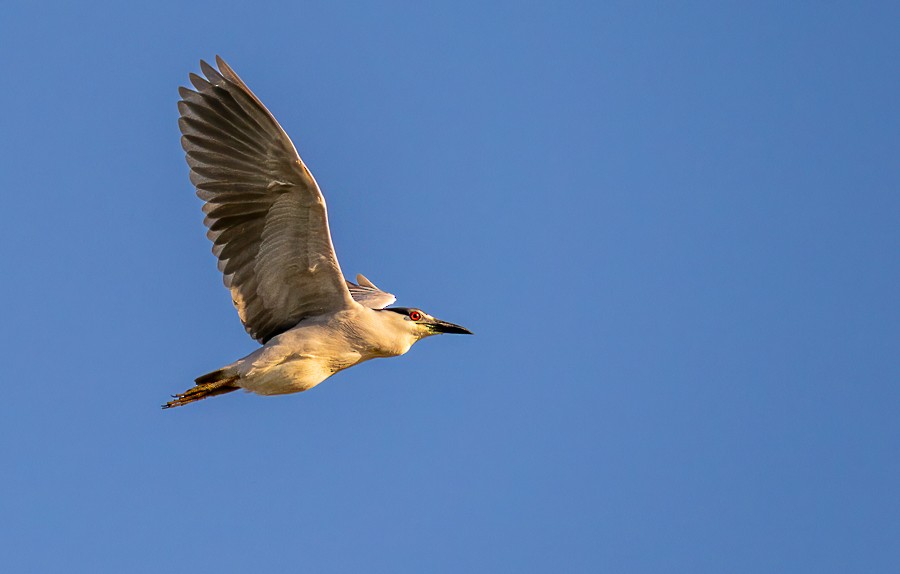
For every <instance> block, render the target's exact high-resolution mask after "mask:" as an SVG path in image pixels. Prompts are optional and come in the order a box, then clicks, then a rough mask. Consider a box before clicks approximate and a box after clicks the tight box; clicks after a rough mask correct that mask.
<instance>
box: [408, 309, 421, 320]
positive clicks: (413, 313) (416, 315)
mask: <svg viewBox="0 0 900 574" xmlns="http://www.w3.org/2000/svg"><path fill="white" fill-rule="evenodd" d="M409 318H410V319H412V320H413V321H418V320H419V319H421V318H422V314H421V313H419V312H418V311H410V312H409Z"/></svg>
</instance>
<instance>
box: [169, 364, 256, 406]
mask: <svg viewBox="0 0 900 574" xmlns="http://www.w3.org/2000/svg"><path fill="white" fill-rule="evenodd" d="M237 380H238V376H237V375H231V374H228V373H227V372H226V370H225V369H219V370H218V371H213V372H211V373H207V374H205V375H201V376H199V377H197V378H196V379H195V380H194V382H195V383H197V384H196V385H195V386H194V387H192V388H190V389H188V390H186V391H184V392H183V393H179V394H177V395H172V400H171V401H169V402H167V403H166V404H164V405H163V406H162V408H164V409H170V408H172V407H180V406H182V405H186V404H188V403H193V402H194V401H199V400H200V399H205V398H207V397H214V396H216V395H224V394H225V393H230V392H231V391H236V390H238V389H239V388H240V387H238V386H237V385H235V384H234V382H235V381H237Z"/></svg>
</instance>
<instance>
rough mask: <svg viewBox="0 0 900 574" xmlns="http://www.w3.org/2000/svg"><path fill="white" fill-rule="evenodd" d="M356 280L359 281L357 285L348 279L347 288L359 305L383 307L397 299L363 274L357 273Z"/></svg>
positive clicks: (370, 307) (374, 307) (371, 307)
mask: <svg viewBox="0 0 900 574" xmlns="http://www.w3.org/2000/svg"><path fill="white" fill-rule="evenodd" d="M356 280H357V281H359V285H357V284H356V283H354V282H352V281H349V280H348V281H347V288H348V289H350V295H351V296H352V297H353V300H354V301H356V302H357V303H359V304H360V305H364V306H366V307H368V308H369V309H384V308H385V307H387V306H388V305H390V304H391V303H393V302H394V301H396V300H397V298H396V297H394V296H393V295H392V294H391V293H388V292H386V291H382V290H381V289H379V288H378V287H376V286H375V284H374V283H372V282H371V281H369V280H368V279H366V277H365V276H364V275H357V276H356Z"/></svg>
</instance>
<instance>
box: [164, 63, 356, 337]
mask: <svg viewBox="0 0 900 574" xmlns="http://www.w3.org/2000/svg"><path fill="white" fill-rule="evenodd" d="M216 63H217V64H218V67H219V69H218V71H217V70H216V69H215V68H213V67H212V66H210V65H209V64H207V63H206V62H203V61H201V62H200V68H201V69H202V70H203V73H204V75H205V76H206V78H205V79H204V78H202V77H200V76H197V75H195V74H191V75H190V79H191V83H192V84H193V85H194V88H195V89H196V91H194V90H191V89H188V88H179V93H180V95H181V101H179V102H178V110H179V112H180V113H181V117H180V118H179V120H178V126H179V127H180V128H181V133H182V138H181V145H182V147H183V148H184V150H185V153H186V154H187V162H188V165H189V166H190V168H191V182H193V184H194V185H195V186H196V188H197V195H198V196H199V197H200V199H202V200H203V201H204V202H205V204H204V206H203V212H204V213H205V214H206V218H205V219H204V223H205V224H206V226H207V228H208V229H209V231H208V232H207V236H208V237H209V238H210V240H212V242H213V253H215V255H216V257H218V259H219V263H218V265H219V270H220V271H221V272H222V273H223V274H224V276H225V285H226V286H227V287H228V288H229V289H231V297H232V300H233V302H234V306H235V307H236V308H237V310H238V315H240V318H241V322H243V323H244V328H245V329H247V332H248V333H249V334H250V335H251V336H252V337H253V338H254V339H257V340H259V341H260V342H262V343H265V342H266V341H268V340H269V339H271V338H272V337H274V336H275V335H278V334H279V333H282V332H284V331H286V330H287V329H290V328H291V327H293V326H295V325H296V324H297V323H298V322H299V321H300V320H301V319H303V318H304V317H310V316H315V315H321V314H323V313H328V312H334V311H337V310H340V309H345V308H348V307H351V306H353V305H355V303H354V302H353V299H352V297H351V296H350V291H349V290H348V289H347V285H346V284H345V283H344V276H343V274H342V273H341V268H340V266H339V265H338V260H337V256H335V254H334V247H333V246H332V243H331V233H330V232H329V230H328V213H327V212H326V209H325V198H323V197H322V193H321V191H319V186H318V185H317V184H316V180H315V179H313V176H312V174H311V173H310V172H309V170H308V169H306V166H305V165H304V164H303V161H302V160H301V159H300V156H299V155H297V150H296V149H295V148H294V144H293V143H291V140H290V138H288V136H287V134H286V133H285V132H284V130H283V129H281V126H279V125H278V122H277V121H275V118H274V117H273V116H272V114H271V113H269V110H267V109H266V107H265V106H264V105H263V104H262V102H260V101H259V99H257V97H256V96H255V95H253V92H251V91H250V88H248V87H247V86H246V84H244V82H242V81H241V79H240V78H239V77H238V76H237V74H235V73H234V70H232V69H231V68H230V67H229V66H228V64H226V63H225V62H224V61H223V60H222V59H221V58H219V57H218V56H216Z"/></svg>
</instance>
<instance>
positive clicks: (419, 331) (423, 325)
mask: <svg viewBox="0 0 900 574" xmlns="http://www.w3.org/2000/svg"><path fill="white" fill-rule="evenodd" d="M382 311H388V312H389V313H388V314H387V315H386V318H388V319H389V320H390V321H391V323H394V324H395V325H396V326H397V327H399V328H400V329H401V330H403V331H406V332H408V333H410V334H411V335H413V336H414V337H415V338H416V339H424V338H425V337H430V336H431V335H441V334H443V333H457V334H460V335H471V334H472V331H469V330H468V329H466V328H465V327H460V326H459V325H454V324H453V323H448V322H447V321H441V320H440V319H437V318H435V317H432V316H431V315H429V314H428V313H426V312H425V311H423V310H421V309H415V308H409V307H387V308H385V309H382Z"/></svg>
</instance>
